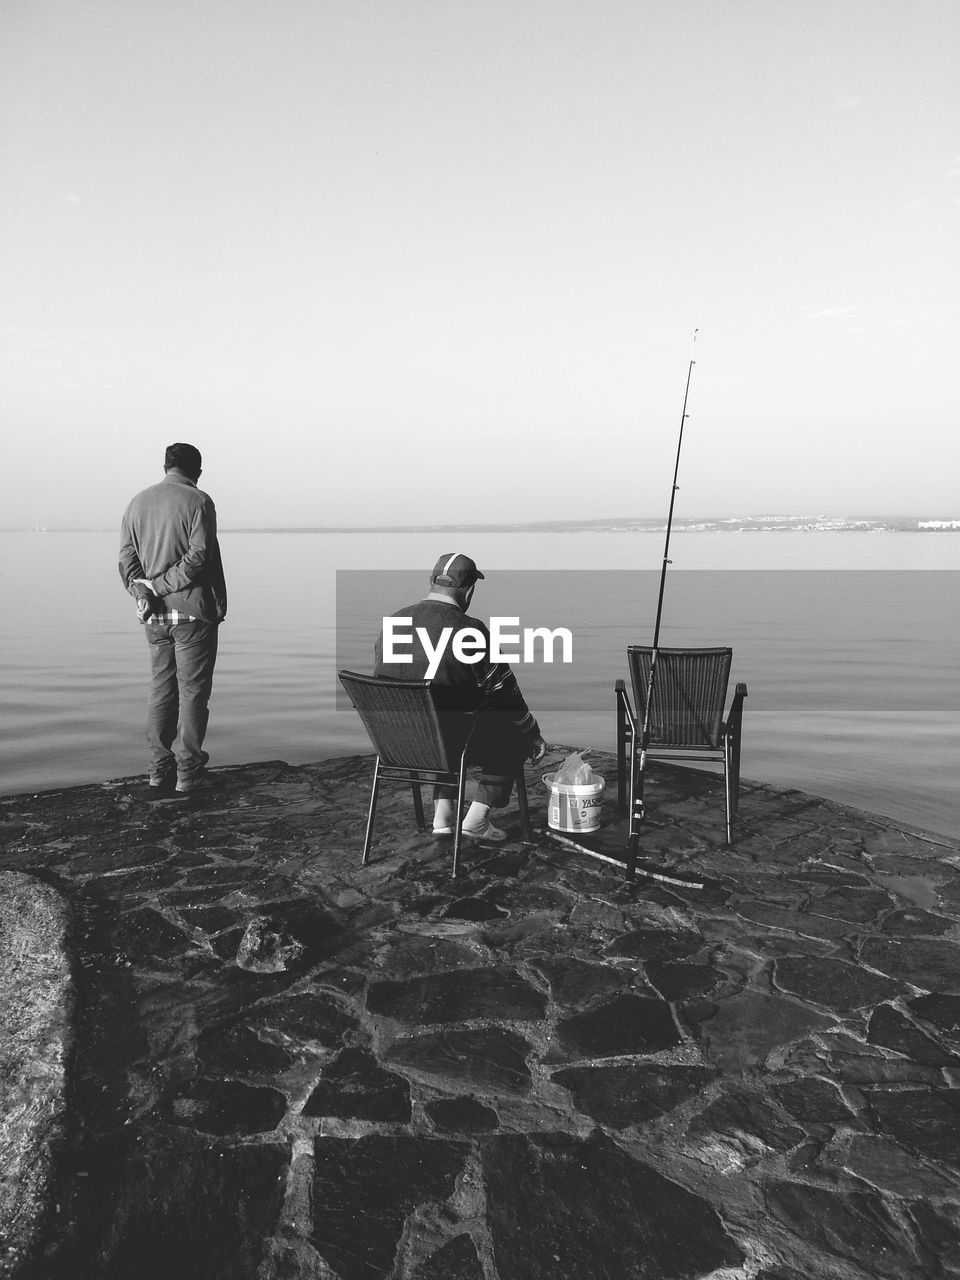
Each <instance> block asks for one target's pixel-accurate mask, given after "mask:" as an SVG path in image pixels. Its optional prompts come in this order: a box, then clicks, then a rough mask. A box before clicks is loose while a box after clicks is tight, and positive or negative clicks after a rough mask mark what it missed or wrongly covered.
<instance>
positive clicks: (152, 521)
mask: <svg viewBox="0 0 960 1280" xmlns="http://www.w3.org/2000/svg"><path fill="white" fill-rule="evenodd" d="M120 577H121V578H122V579H123V585H124V586H125V587H126V589H127V590H128V591H129V592H130V594H131V595H133V596H136V595H139V594H141V589H140V588H139V587H137V586H135V585H134V582H133V580H134V578H149V579H150V583H151V585H152V587H153V592H154V594H155V595H157V596H159V597H160V598H161V600H162V602H163V607H164V609H177V610H178V611H180V612H181V613H188V614H190V615H191V616H192V617H194V618H199V619H201V621H203V622H222V621H223V619H224V618H225V617H226V615H227V587H226V583H225V582H224V578H223V563H222V561H221V559H220V544H219V543H218V541H217V511H216V508H215V507H214V505H213V499H212V498H211V497H210V496H209V495H208V494H206V493H204V492H203V491H202V490H201V489H198V488H197V486H196V483H195V482H194V481H193V480H191V479H190V478H189V476H185V475H184V474H183V472H182V471H177V470H175V469H174V470H171V471H168V472H167V473H166V475H165V476H164V477H163V479H162V480H161V481H160V483H159V484H155V485H151V486H150V488H149V489H144V490H143V492H142V493H138V494H137V496H136V497H135V498H134V499H133V501H132V502H131V503H130V505H129V506H128V507H127V509H126V511H125V512H124V515H123V523H122V525H121V529H120Z"/></svg>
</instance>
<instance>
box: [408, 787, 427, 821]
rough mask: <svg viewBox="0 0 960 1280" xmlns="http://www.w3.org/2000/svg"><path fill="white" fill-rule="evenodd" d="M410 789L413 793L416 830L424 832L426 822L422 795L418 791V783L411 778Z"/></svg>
mask: <svg viewBox="0 0 960 1280" xmlns="http://www.w3.org/2000/svg"><path fill="white" fill-rule="evenodd" d="M410 789H411V790H412V791H413V812H414V814H415V816H416V819H417V830H418V831H426V829H427V820H426V818H425V817H424V814H423V793H422V792H421V790H420V783H419V782H417V781H415V780H414V779H413V778H411V779H410Z"/></svg>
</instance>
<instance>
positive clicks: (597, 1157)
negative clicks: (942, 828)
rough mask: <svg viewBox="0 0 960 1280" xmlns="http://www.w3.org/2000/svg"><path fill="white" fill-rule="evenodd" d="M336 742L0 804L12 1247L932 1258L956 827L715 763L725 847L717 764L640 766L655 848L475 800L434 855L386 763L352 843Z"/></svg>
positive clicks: (512, 1263)
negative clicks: (40, 1118)
mask: <svg viewBox="0 0 960 1280" xmlns="http://www.w3.org/2000/svg"><path fill="white" fill-rule="evenodd" d="M564 754H565V751H564V749H562V748H557V749H556V750H555V751H554V752H553V753H552V754H551V756H550V758H548V760H547V761H546V762H544V764H543V766H542V767H541V769H540V770H539V771H538V772H540V773H542V772H545V771H547V770H548V769H549V768H551V767H553V766H554V764H555V762H556V761H557V760H559V759H560V758H562V756H563V755H564ZM600 771H601V772H605V773H606V774H607V775H608V777H611V776H612V775H613V772H614V771H613V767H612V762H610V761H606V762H605V767H604V766H603V765H601V766H600ZM369 775H370V760H369V758H365V757H357V758H350V759H343V760H333V761H326V762H321V763H319V764H316V765H310V766H301V767H291V766H287V765H285V764H282V763H279V762H272V763H266V764H257V765H250V766H246V767H242V768H234V769H228V770H223V771H221V772H220V773H218V774H216V775H214V776H215V777H216V778H217V779H218V781H219V783H220V786H219V787H218V789H217V790H215V791H214V792H212V793H209V794H207V795H205V796H203V797H198V798H191V799H189V800H186V801H169V802H154V803H149V802H146V801H144V800H143V799H142V798H140V796H139V794H138V787H137V784H138V783H139V782H140V781H141V780H129V781H128V780H123V781H119V782H114V783H109V784H106V785H103V786H97V787H85V788H76V789H72V790H69V791H62V792H55V793H44V794H40V795H36V796H21V797H14V798H8V799H6V800H3V801H0V868H4V869H7V870H11V871H18V872H24V871H27V872H30V873H32V875H33V876H35V877H39V878H40V879H41V880H43V881H46V882H47V883H48V884H49V885H52V886H54V887H55V888H56V889H58V890H59V891H60V893H61V894H62V895H63V897H64V899H65V900H66V902H67V903H68V905H69V909H70V911H71V913H72V917H73V921H74V932H73V946H74V947H75V951H76V954H75V956H74V957H73V962H74V968H75V983H76V991H77V1007H76V1022H75V1029H74V1044H73V1056H72V1073H71V1075H70V1077H69V1079H68V1098H69V1103H70V1107H69V1125H68V1132H67V1135H66V1142H65V1147H64V1149H63V1151H62V1153H61V1165H62V1167H61V1168H60V1169H59V1170H58V1175H57V1178H56V1180H55V1181H56V1199H55V1202H54V1203H52V1204H51V1205H50V1206H49V1208H50V1217H49V1219H48V1220H47V1221H46V1222H45V1224H44V1232H43V1240H42V1247H41V1249H40V1251H39V1253H38V1255H37V1256H36V1257H35V1259H34V1260H33V1263H32V1264H30V1265H26V1264H21V1265H20V1267H19V1273H18V1274H19V1276H22V1277H27V1276H36V1277H38V1278H39V1277H42V1280H129V1278H130V1277H133V1276H136V1277H137V1280H153V1277H156V1278H157V1280H160V1278H161V1277H162V1278H163V1280H169V1278H170V1277H171V1276H176V1277H178V1280H193V1278H194V1277H196V1278H197V1280H200V1278H201V1277H202V1278H203V1280H220V1278H222V1280H245V1278H246V1277H251V1278H256V1280H307V1278H310V1277H316V1278H317V1280H377V1278H378V1277H384V1278H390V1280H441V1278H442V1280H566V1277H570V1278H571V1280H573V1278H574V1277H576V1280H602V1278H606V1277H610V1278H611V1280H627V1277H630V1278H631V1280H634V1278H640V1280H642V1278H644V1277H650V1278H651V1280H652V1278H653V1277H657V1278H658V1280H673V1278H675V1280H681V1278H683V1280H693V1278H694V1277H713V1278H714V1280H721V1278H722V1280H734V1278H735V1277H742V1278H743V1280H788V1278H792V1277H809V1278H811V1280H812V1278H814V1277H816V1278H817V1280H821V1278H823V1277H827V1278H834V1280H867V1278H868V1277H877V1276H882V1277H886V1276H896V1277H904V1276H923V1277H932V1278H936V1277H941V1276H942V1277H960V963H958V961H960V892H958V885H960V844H951V843H950V842H949V841H946V840H943V839H940V838H934V837H931V836H927V835H924V834H922V833H910V832H903V831H901V830H899V829H898V828H897V827H896V826H895V825H894V824H892V823H889V822H886V821H883V820H880V819H873V818H871V817H869V816H867V815H864V814H861V813H858V812H855V811H851V810H847V809H844V808H843V807H841V806H839V805H836V804H832V803H829V802H825V801H820V800H817V799H815V798H813V797H810V796H808V795H804V794H801V793H798V792H784V791H777V790H775V789H773V788H767V787H763V786H758V785H754V784H747V785H746V786H745V788H744V793H743V795H742V799H741V820H740V823H739V825H738V828H737V840H736V843H735V845H734V847H733V848H731V849H727V848H725V847H724V845H723V842H722V840H723V832H722V816H723V805H722V794H721V786H720V784H719V781H718V779H717V778H716V777H713V776H711V775H707V774H701V773H694V772H691V771H683V770H677V769H668V768H660V769H658V770H657V771H656V772H655V773H654V775H653V780H652V783H651V785H650V788H649V795H648V798H649V822H648V827H647V830H646V832H645V835H644V838H643V853H642V857H643V859H644V866H645V867H646V869H647V870H650V869H656V870H657V872H658V874H659V875H660V876H661V878H659V879H655V878H650V877H648V876H641V878H640V879H638V881H637V882H636V884H634V885H629V884H627V883H626V882H625V881H624V878H623V875H622V874H621V873H620V872H619V871H618V870H617V869H616V868H615V867H613V866H611V865H609V864H607V863H604V862H602V861H598V860H596V859H593V858H590V857H588V856H586V855H583V854H580V853H578V852H577V851H575V850H572V849H563V848H559V847H555V846H554V845H553V844H552V843H551V842H550V841H549V839H541V840H540V841H539V843H538V844H537V845H536V846H533V847H531V846H525V845H523V844H521V843H520V842H519V832H518V825H517V815H516V811H515V810H512V811H508V812H507V815H506V825H507V826H508V829H509V830H510V831H511V833H512V836H513V838H512V839H511V840H510V842H509V843H508V844H507V845H505V846H501V847H499V848H490V847H483V846H477V845H473V846H470V847H468V848H467V849H466V851H465V858H464V862H465V873H464V875H463V876H462V877H461V879H460V880H459V881H457V882H456V883H454V882H453V881H452V880H451V878H450V841H449V840H446V841H444V840H434V839H433V838H432V836H430V835H429V834H419V833H417V832H416V830H415V827H414V825H413V815H412V805H411V803H410V797H409V792H408V791H407V792H404V791H403V790H402V789H397V790H396V791H395V792H393V793H388V795H387V798H386V799H385V801H384V804H383V808H382V812H381V818H380V821H379V825H378V842H377V846H376V848H375V851H374V857H373V862H372V864H371V866H370V867H368V868H366V869H363V868H361V867H360V866H359V849H360V844H361V841H362V834H363V824H364V820H365V813H366V803H367V796H368V786H369ZM528 781H529V786H530V791H531V798H532V801H533V810H534V820H535V823H536V822H537V821H538V820H539V822H540V823H541V824H542V822H543V820H544V817H545V807H546V806H545V793H544V791H543V788H542V786H541V785H540V783H539V778H538V777H534V776H533V775H532V774H531V775H530V777H529V780H528ZM608 791H609V788H608ZM613 799H614V798H613V796H612V795H610V796H608V798H607V801H606V806H605V810H604V815H603V817H604V828H603V831H602V833H601V836H600V837H598V838H597V841H596V842H595V843H596V844H597V846H598V847H601V848H606V849H607V850H608V851H611V850H615V849H617V848H619V847H621V846H622V842H623V838H624V833H623V828H622V825H620V824H618V820H617V815H616V811H615V807H614V804H613ZM238 960H239V963H238ZM11 995H12V993H9V992H8V993H7V998H8V999H10V998H11Z"/></svg>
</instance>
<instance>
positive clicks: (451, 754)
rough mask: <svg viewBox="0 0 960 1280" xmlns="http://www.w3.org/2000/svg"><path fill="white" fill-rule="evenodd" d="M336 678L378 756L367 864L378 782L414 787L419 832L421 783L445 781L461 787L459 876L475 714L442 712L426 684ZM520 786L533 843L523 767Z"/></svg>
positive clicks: (422, 824)
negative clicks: (462, 818)
mask: <svg viewBox="0 0 960 1280" xmlns="http://www.w3.org/2000/svg"><path fill="white" fill-rule="evenodd" d="M337 674H338V676H339V678H340V683H341V684H342V685H343V687H344V689H345V690H346V692H347V695H348V697H349V698H350V701H351V702H352V703H353V705H354V707H355V708H356V710H357V713H358V714H359V716H360V719H361V720H362V721H363V724H364V728H365V729H366V731H367V733H368V734H369V736H370V741H371V742H372V743H373V747H374V750H375V751H376V753H377V760H376V764H375V765H374V770H373V785H372V788H371V791H370V810H369V813H368V815H367V830H366V835H365V836H364V841H363V866H367V864H368V863H369V861H370V846H371V844H372V841H373V828H374V821H375V818H376V812H377V797H378V795H379V791H380V784H381V783H382V782H384V781H388V782H409V783H410V785H411V788H412V790H413V807H414V813H415V814H416V819H417V828H418V830H420V831H425V830H426V821H425V817H424V812H423V798H422V796H421V793H420V787H421V784H423V783H433V784H436V783H441V784H443V785H446V786H454V787H456V788H457V802H456V812H455V815H454V836H453V874H454V876H457V875H459V872H460V843H461V831H460V822H461V816H462V810H463V793H464V787H465V783H466V768H467V759H466V757H467V749H468V747H469V745H470V737H471V734H472V732H473V726H474V716H473V715H472V714H470V713H467V712H451V711H450V710H449V709H448V708H444V707H443V706H442V705H441V704H440V703H439V702H438V694H437V691H436V687H435V686H433V685H431V683H430V682H429V681H428V680H391V679H387V678H386V677H383V676H368V675H361V674H359V673H358V672H356V671H340V672H338V673H337ZM516 783H517V802H518V804H519V806H520V824H521V830H522V834H523V839H524V840H526V841H527V842H528V843H529V842H532V835H531V831H530V815H529V810H528V806H527V789H526V783H525V781H524V776H523V766H522V764H521V766H520V767H519V769H518V771H517V778H516Z"/></svg>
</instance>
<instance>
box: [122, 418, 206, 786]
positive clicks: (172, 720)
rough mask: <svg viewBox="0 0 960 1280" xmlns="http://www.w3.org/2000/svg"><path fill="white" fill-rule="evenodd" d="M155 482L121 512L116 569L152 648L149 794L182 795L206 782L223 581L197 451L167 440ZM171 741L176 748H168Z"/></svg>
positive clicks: (148, 728) (148, 717)
mask: <svg viewBox="0 0 960 1280" xmlns="http://www.w3.org/2000/svg"><path fill="white" fill-rule="evenodd" d="M163 470H164V472H165V474H164V477H163V479H162V480H161V481H160V483H159V484H155V485H152V486H151V487H150V488H149V489H144V490H143V492H142V493H138V494H137V496H136V497H135V498H134V499H133V501H132V502H131V503H130V505H129V506H128V507H127V510H126V512H125V513H124V516H123V523H122V525H121V531H120V577H121V578H122V579H123V585H124V586H125V587H126V589H127V591H128V592H129V593H130V594H131V595H132V596H134V597H135V598H136V601H137V613H138V615H139V618H140V622H141V623H142V624H143V628H144V631H145V632H146V637H147V644H148V647H149V650H150V673H151V677H150V696H149V700H148V703H147V744H148V746H149V748H150V785H149V794H150V796H151V798H153V799H160V798H163V797H171V796H175V795H189V794H190V792H192V791H196V790H197V788H198V787H200V786H203V785H204V784H205V783H206V784H207V785H209V783H208V782H207V780H206V779H205V776H204V766H205V765H206V763H207V760H208V759H209V757H208V756H207V753H206V752H205V751H204V750H203V739H204V734H205V733H206V730H207V719H208V716H209V712H208V710H207V703H208V702H209V700H210V690H211V687H212V685H213V667H214V663H215V662H216V660H217V632H218V629H219V626H220V623H221V622H222V621H223V619H224V618H225V617H226V614H227V588H226V584H225V582H224V578H223V565H222V563H221V560H220V544H219V543H218V542H217V512H216V508H215V507H214V505H213V500H212V499H211V498H210V497H209V496H208V495H207V494H205V493H203V492H202V491H201V490H200V489H198V488H197V481H198V480H199V478H200V471H201V458H200V451H199V450H198V449H195V448H194V446H193V445H192V444H172V445H170V446H169V447H168V449H167V451H166V455H165V457H164V461H163ZM174 741H176V743H177V746H176V751H174Z"/></svg>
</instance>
